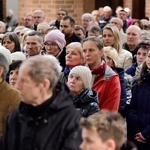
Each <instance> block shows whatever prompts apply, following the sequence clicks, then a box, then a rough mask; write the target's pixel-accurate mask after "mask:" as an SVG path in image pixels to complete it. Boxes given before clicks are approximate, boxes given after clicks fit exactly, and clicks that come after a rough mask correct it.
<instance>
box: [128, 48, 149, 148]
mask: <svg viewBox="0 0 150 150" xmlns="http://www.w3.org/2000/svg"><path fill="white" fill-rule="evenodd" d="M149 92H150V51H148V56H147V58H146V61H145V63H144V64H143V66H142V68H141V71H140V75H139V78H138V79H137V80H136V82H135V83H134V85H133V89H132V99H131V104H130V111H129V113H128V118H127V135H128V140H131V141H133V142H135V143H136V144H137V147H138V150H150V94H149Z"/></svg>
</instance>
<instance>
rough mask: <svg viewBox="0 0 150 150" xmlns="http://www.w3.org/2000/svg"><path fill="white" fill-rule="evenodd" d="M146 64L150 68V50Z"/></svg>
mask: <svg viewBox="0 0 150 150" xmlns="http://www.w3.org/2000/svg"><path fill="white" fill-rule="evenodd" d="M146 65H147V68H148V69H150V51H149V52H148V55H147V57H146Z"/></svg>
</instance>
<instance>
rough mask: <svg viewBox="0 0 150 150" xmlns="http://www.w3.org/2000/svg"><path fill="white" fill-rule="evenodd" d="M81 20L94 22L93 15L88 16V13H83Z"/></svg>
mask: <svg viewBox="0 0 150 150" xmlns="http://www.w3.org/2000/svg"><path fill="white" fill-rule="evenodd" d="M83 19H89V21H92V20H94V18H93V15H92V14H90V13H84V14H83V15H82V16H81V20H83Z"/></svg>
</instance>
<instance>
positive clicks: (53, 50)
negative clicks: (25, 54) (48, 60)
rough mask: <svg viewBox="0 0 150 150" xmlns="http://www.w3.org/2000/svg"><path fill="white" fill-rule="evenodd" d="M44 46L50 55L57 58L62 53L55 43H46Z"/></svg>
mask: <svg viewBox="0 0 150 150" xmlns="http://www.w3.org/2000/svg"><path fill="white" fill-rule="evenodd" d="M44 46H45V50H46V53H47V54H48V55H53V56H55V57H57V55H58V54H59V53H60V49H59V47H58V45H57V44H56V43H55V42H51V41H47V42H45V43H44Z"/></svg>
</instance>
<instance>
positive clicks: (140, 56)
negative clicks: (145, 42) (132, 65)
mask: <svg viewBox="0 0 150 150" xmlns="http://www.w3.org/2000/svg"><path fill="white" fill-rule="evenodd" d="M147 53H148V50H147V49H144V48H139V50H138V51H137V54H136V60H137V64H138V65H141V64H143V63H144V62H145V60H146V57H147Z"/></svg>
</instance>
